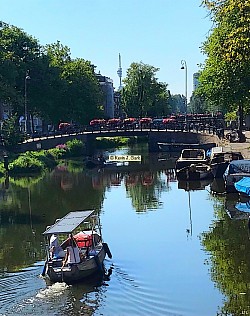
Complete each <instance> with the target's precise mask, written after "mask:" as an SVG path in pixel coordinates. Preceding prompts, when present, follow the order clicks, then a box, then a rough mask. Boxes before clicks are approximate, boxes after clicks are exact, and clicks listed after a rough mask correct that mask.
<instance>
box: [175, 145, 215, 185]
mask: <svg viewBox="0 0 250 316" xmlns="http://www.w3.org/2000/svg"><path fill="white" fill-rule="evenodd" d="M175 172H176V177H177V179H180V180H187V181H192V180H204V179H208V178H212V173H211V167H210V166H209V164H208V159H207V157H206V152H205V150H204V149H183V150H182V152H181V156H180V157H179V158H178V159H177V161H176V164H175Z"/></svg>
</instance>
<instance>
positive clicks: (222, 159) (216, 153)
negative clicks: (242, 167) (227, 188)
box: [210, 146, 244, 178]
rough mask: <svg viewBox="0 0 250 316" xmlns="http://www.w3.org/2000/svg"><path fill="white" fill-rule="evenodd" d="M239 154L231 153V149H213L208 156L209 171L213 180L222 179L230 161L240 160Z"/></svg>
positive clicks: (241, 157)
mask: <svg viewBox="0 0 250 316" xmlns="http://www.w3.org/2000/svg"><path fill="white" fill-rule="evenodd" d="M242 159H244V157H243V156H242V154H241V152H239V151H237V152H236V151H233V150H232V148H231V147H229V146H228V147H221V146H219V147H213V148H212V149H211V155H210V166H211V171H212V173H213V175H214V177H215V178H222V177H223V174H224V172H225V171H226V169H227V166H228V165H229V163H230V162H231V161H232V160H242Z"/></svg>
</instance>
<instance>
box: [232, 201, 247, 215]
mask: <svg viewBox="0 0 250 316" xmlns="http://www.w3.org/2000/svg"><path fill="white" fill-rule="evenodd" d="M235 208H236V209H237V210H238V211H241V212H246V213H250V201H248V202H246V203H243V202H238V203H236V204H235Z"/></svg>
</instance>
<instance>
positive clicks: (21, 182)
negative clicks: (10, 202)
mask: <svg viewBox="0 0 250 316" xmlns="http://www.w3.org/2000/svg"><path fill="white" fill-rule="evenodd" d="M42 179H43V174H39V176H38V175H36V176H29V177H21V176H19V177H10V183H14V184H15V185H16V186H19V187H20V188H25V189H26V188H30V187H31V186H32V185H34V184H37V183H38V182H40V180H42Z"/></svg>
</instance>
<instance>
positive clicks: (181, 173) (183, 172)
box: [176, 164, 213, 181]
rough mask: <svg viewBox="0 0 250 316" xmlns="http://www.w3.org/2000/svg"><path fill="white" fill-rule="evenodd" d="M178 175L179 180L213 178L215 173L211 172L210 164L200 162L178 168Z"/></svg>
mask: <svg viewBox="0 0 250 316" xmlns="http://www.w3.org/2000/svg"><path fill="white" fill-rule="evenodd" d="M176 176H177V179H179V180H187V181H194V180H206V179H211V178H212V177H213V174H212V172H211V168H210V166H208V165H205V164H198V165H191V166H187V167H184V168H182V169H180V170H176Z"/></svg>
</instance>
